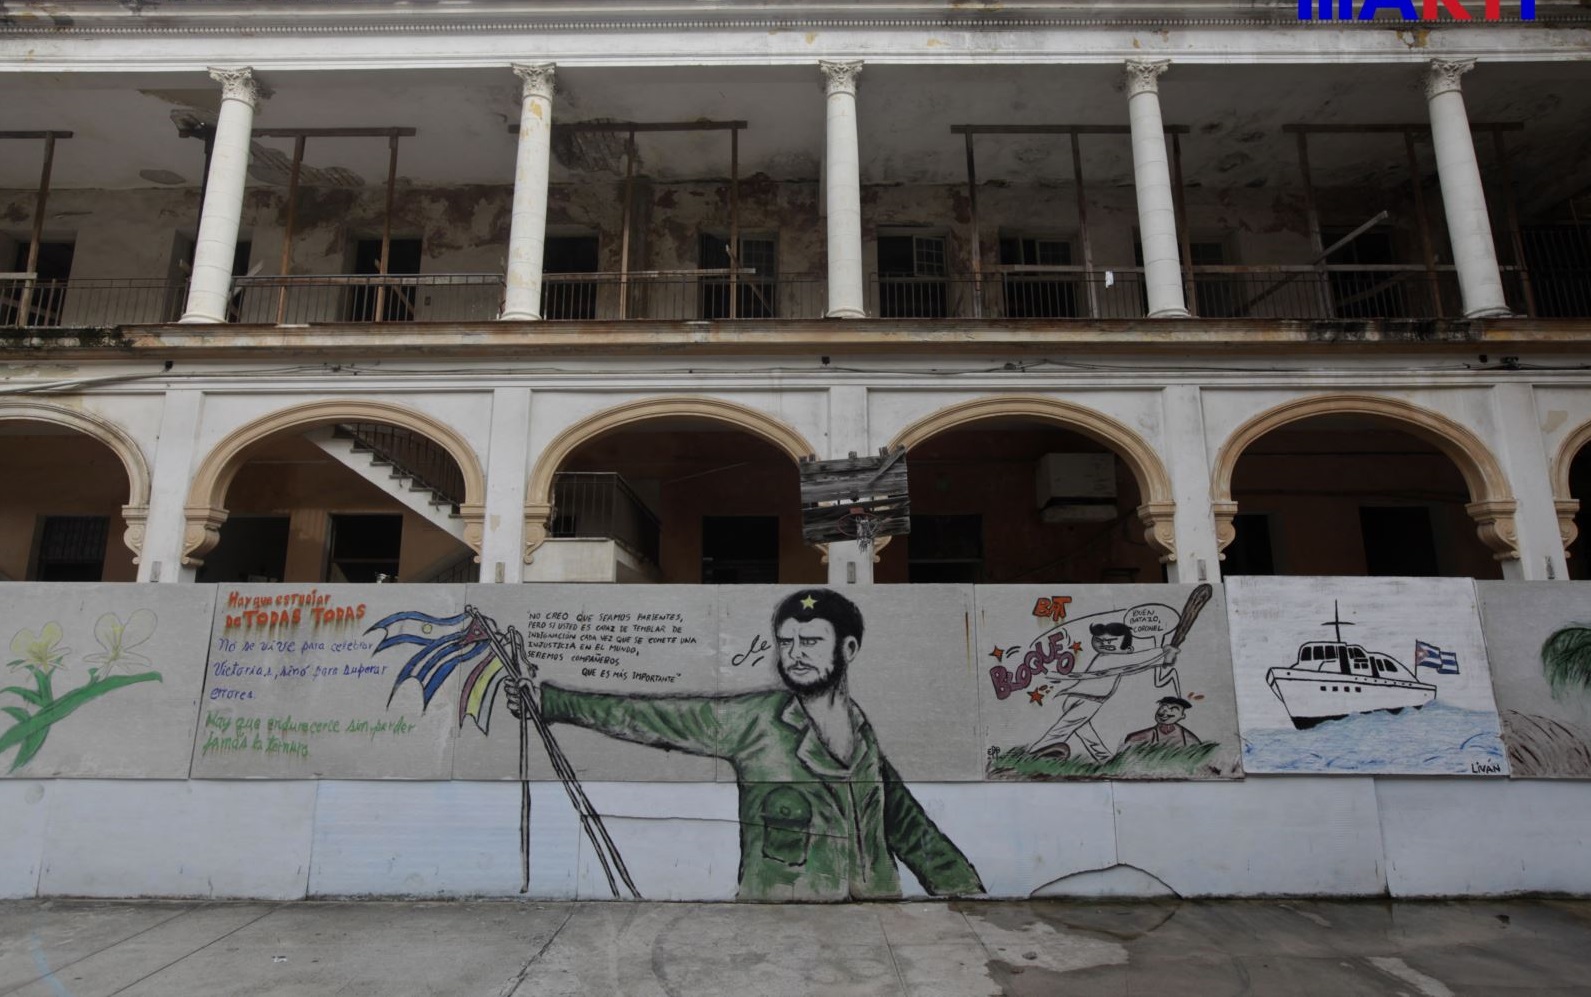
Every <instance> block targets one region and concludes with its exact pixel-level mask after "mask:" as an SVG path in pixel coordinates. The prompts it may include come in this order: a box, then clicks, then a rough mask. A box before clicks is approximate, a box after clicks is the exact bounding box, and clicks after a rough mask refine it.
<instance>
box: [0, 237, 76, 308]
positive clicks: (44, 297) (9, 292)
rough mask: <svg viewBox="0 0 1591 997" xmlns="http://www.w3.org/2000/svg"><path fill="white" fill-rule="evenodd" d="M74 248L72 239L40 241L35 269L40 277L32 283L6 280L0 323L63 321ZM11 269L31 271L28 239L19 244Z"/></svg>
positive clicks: (0, 295)
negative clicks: (23, 307) (25, 310)
mask: <svg viewBox="0 0 1591 997" xmlns="http://www.w3.org/2000/svg"><path fill="white" fill-rule="evenodd" d="M75 251H76V247H75V246H74V245H73V244H72V243H70V242H41V243H39V260H38V263H37V264H36V265H35V268H34V270H33V272H34V273H35V274H37V275H38V279H37V280H35V281H34V282H33V284H32V286H31V287H29V286H28V284H27V282H26V281H20V280H19V281H9V280H8V281H6V282H5V285H4V291H5V293H4V294H0V325H39V326H52V325H60V324H61V310H62V308H63V307H64V306H65V304H66V282H67V279H68V278H70V277H71V276H72V255H73V253H74V252H75ZM11 270H12V272H13V273H26V272H28V244H27V243H22V244H21V245H19V246H17V252H16V257H15V258H14V259H13V260H12V261H11ZM24 296H26V297H27V299H28V300H27V314H26V315H22V314H21V309H22V298H23V297H24Z"/></svg>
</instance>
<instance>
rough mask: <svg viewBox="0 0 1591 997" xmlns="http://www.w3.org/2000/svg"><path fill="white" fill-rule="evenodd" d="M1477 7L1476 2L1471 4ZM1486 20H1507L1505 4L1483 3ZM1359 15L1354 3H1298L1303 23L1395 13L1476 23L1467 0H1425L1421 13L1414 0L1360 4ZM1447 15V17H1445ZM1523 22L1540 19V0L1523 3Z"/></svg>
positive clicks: (1497, 1) (1342, 0) (1308, 0)
mask: <svg viewBox="0 0 1591 997" xmlns="http://www.w3.org/2000/svg"><path fill="white" fill-rule="evenodd" d="M1470 3H1471V4H1472V5H1473V4H1474V3H1475V0H1470ZM1483 3H1484V8H1485V12H1484V14H1483V16H1482V19H1483V20H1487V21H1500V20H1502V19H1503V9H1502V7H1503V5H1502V2H1501V0H1483ZM1359 4H1360V6H1359V12H1358V13H1357V14H1355V13H1354V9H1353V8H1354V0H1298V19H1299V20H1300V21H1334V20H1335V21H1373V20H1375V19H1376V15H1377V14H1379V13H1380V12H1381V11H1384V10H1385V11H1395V12H1396V13H1398V14H1399V15H1401V16H1402V18H1403V20H1405V21H1437V20H1449V19H1451V20H1454V21H1473V20H1474V19H1475V17H1474V15H1473V14H1471V13H1470V12H1469V11H1467V10H1465V9H1464V3H1463V0H1421V7H1420V9H1419V11H1418V12H1416V11H1415V8H1414V0H1359ZM1443 11H1446V12H1447V17H1446V18H1444V17H1442V16H1441V14H1442V12H1443ZM1519 19H1520V20H1521V21H1534V20H1535V19H1536V0H1520V4H1519Z"/></svg>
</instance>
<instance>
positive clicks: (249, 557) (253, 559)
mask: <svg viewBox="0 0 1591 997" xmlns="http://www.w3.org/2000/svg"><path fill="white" fill-rule="evenodd" d="M290 522H291V521H290V520H289V519H288V517H286V516H229V517H228V518H227V521H226V525H224V526H222V527H221V542H220V543H218V544H216V546H215V550H212V551H211V552H210V553H208V554H206V555H205V556H204V564H203V565H201V566H200V568H199V574H198V581H200V582H217V583H221V584H228V583H243V582H279V581H281V580H282V579H283V577H285V576H286V574H287V539H288V527H289V524H290Z"/></svg>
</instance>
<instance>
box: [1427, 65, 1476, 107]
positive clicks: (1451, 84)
mask: <svg viewBox="0 0 1591 997" xmlns="http://www.w3.org/2000/svg"><path fill="white" fill-rule="evenodd" d="M1474 68H1475V60H1474V59H1432V60H1431V65H1430V67H1429V68H1428V69H1426V71H1425V99H1426V100H1430V99H1431V98H1432V97H1435V96H1436V95H1437V94H1443V93H1447V92H1448V91H1449V90H1459V89H1462V88H1461V86H1460V84H1459V78H1460V77H1462V76H1463V75H1464V74H1465V73H1467V72H1469V71H1470V70H1471V69H1474Z"/></svg>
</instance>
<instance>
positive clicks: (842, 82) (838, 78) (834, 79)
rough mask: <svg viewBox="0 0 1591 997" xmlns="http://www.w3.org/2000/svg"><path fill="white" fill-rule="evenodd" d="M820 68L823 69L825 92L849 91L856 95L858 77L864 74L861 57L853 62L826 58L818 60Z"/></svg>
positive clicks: (831, 93)
mask: <svg viewBox="0 0 1591 997" xmlns="http://www.w3.org/2000/svg"><path fill="white" fill-rule="evenodd" d="M818 69H820V70H822V71H823V79H824V90H825V92H827V93H828V94H830V95H833V94H837V93H848V94H850V95H851V96H853V97H854V96H856V78H857V77H858V76H860V75H862V61H861V60H860V59H857V60H855V61H852V62H830V61H828V60H826V59H824V60H820V61H819V62H818Z"/></svg>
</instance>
